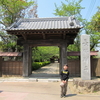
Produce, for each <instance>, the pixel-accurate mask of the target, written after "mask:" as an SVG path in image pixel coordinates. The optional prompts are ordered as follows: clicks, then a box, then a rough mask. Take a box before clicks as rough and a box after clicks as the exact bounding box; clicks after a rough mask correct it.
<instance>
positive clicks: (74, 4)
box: [54, 0, 84, 58]
mask: <svg viewBox="0 0 100 100" xmlns="http://www.w3.org/2000/svg"><path fill="white" fill-rule="evenodd" d="M65 1H66V3H63V2H61V6H59V7H58V6H57V5H56V4H55V13H54V15H56V16H67V17H69V16H73V15H74V16H75V17H76V18H77V19H78V20H79V21H80V22H84V19H83V18H82V15H81V10H83V9H84V7H82V6H81V2H82V0H78V1H75V0H65ZM81 24H83V23H81ZM81 31H82V30H81ZM81 31H80V32H79V33H78V35H77V37H76V38H75V40H74V44H73V45H69V46H68V48H67V51H80V33H81ZM72 58H73V57H72ZM74 58H75V57H74Z"/></svg>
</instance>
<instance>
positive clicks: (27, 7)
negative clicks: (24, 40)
mask: <svg viewBox="0 0 100 100" xmlns="http://www.w3.org/2000/svg"><path fill="white" fill-rule="evenodd" d="M34 5H35V4H34V1H33V0H0V25H1V27H0V29H1V30H0V37H1V40H2V42H3V43H2V45H0V49H1V50H4V51H13V52H15V51H16V50H17V51H20V50H21V48H22V47H19V46H17V45H16V40H17V37H16V36H12V35H8V34H6V32H5V28H7V27H9V26H10V25H11V24H12V23H14V22H16V20H18V19H19V18H26V17H28V16H30V15H31V14H30V13H31V11H33V9H32V6H33V7H34ZM29 12H30V13H29Z"/></svg>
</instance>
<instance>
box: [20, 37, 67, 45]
mask: <svg viewBox="0 0 100 100" xmlns="http://www.w3.org/2000/svg"><path fill="white" fill-rule="evenodd" d="M63 42H66V43H68V40H62V39H49V40H27V41H22V43H23V44H29V45H31V46H60V44H61V43H63Z"/></svg>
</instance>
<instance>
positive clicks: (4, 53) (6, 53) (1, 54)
mask: <svg viewBox="0 0 100 100" xmlns="http://www.w3.org/2000/svg"><path fill="white" fill-rule="evenodd" d="M0 56H2V57H7V56H8V57H9V56H12V57H14V56H15V57H16V56H22V53H21V52H0Z"/></svg>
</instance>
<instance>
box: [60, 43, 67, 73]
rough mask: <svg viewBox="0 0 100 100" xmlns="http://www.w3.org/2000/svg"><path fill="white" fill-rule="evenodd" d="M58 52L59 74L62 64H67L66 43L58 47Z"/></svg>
mask: <svg viewBox="0 0 100 100" xmlns="http://www.w3.org/2000/svg"><path fill="white" fill-rule="evenodd" d="M59 51H60V64H59V73H60V72H61V70H62V67H63V66H64V64H66V63H67V43H66V42H64V43H63V44H62V45H61V46H60V47H59Z"/></svg>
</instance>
